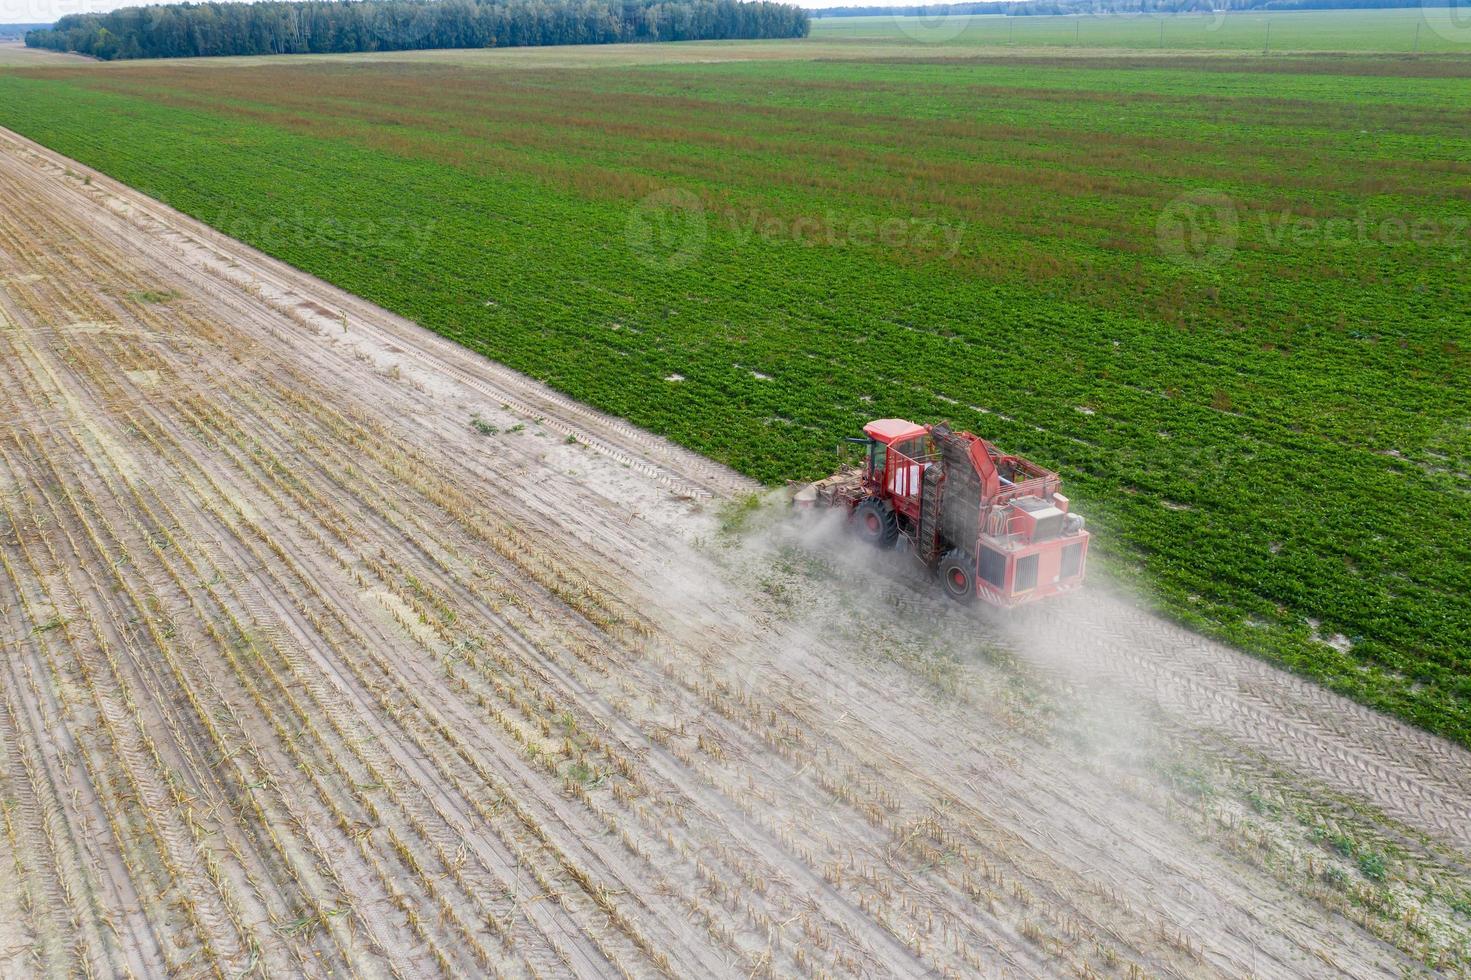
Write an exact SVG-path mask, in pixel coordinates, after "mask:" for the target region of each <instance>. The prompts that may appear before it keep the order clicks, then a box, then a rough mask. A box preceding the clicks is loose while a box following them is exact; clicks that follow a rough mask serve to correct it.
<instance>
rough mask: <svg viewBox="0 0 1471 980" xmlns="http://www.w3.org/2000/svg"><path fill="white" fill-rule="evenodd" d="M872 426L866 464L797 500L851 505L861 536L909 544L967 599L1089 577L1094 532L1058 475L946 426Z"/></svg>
mask: <svg viewBox="0 0 1471 980" xmlns="http://www.w3.org/2000/svg"><path fill="white" fill-rule="evenodd" d="M863 432H864V435H865V436H867V443H868V458H867V460H866V461H865V462H864V465H863V466H861V467H857V468H851V469H848V470H844V471H842V472H840V473H837V474H835V475H834V476H831V477H828V478H827V479H826V480H821V481H819V482H817V483H814V484H810V485H809V486H807V487H804V488H803V489H802V490H801V491H800V492H798V493H797V495H796V497H795V499H794V503H795V505H796V506H798V507H813V508H841V509H844V510H846V511H847V514H848V517H849V520H850V522H851V523H852V526H853V529H854V531H855V533H857V534H858V536H859V537H861V538H864V539H865V540H868V541H870V542H871V543H873V544H874V545H876V546H878V547H881V548H889V547H895V546H901V547H905V548H908V549H909V550H911V551H912V553H913V554H914V556H915V557H916V558H917V559H918V560H919V561H920V562H921V563H923V564H924V565H925V566H926V567H928V568H930V569H932V570H933V571H934V572H935V573H936V576H937V577H938V579H939V582H940V586H941V588H943V589H944V591H945V593H946V594H947V595H949V596H950V597H951V598H952V599H955V600H956V601H959V602H970V601H973V600H975V599H976V598H980V599H981V600H982V601H984V602H986V603H988V604H990V605H993V606H997V607H1001V608H1011V607H1014V606H1019V605H1023V604H1025V603H1029V602H1036V601H1038V600H1041V599H1046V598H1049V597H1052V596H1056V595H1060V594H1062V593H1065V592H1069V591H1071V590H1073V589H1076V588H1078V587H1079V586H1080V585H1082V583H1083V578H1084V576H1085V574H1086V572H1087V565H1088V532H1087V531H1086V530H1084V521H1083V519H1082V517H1080V516H1078V515H1077V514H1073V513H1072V512H1071V509H1070V504H1069V501H1068V499H1067V497H1065V496H1063V495H1062V493H1061V492H1060V489H1061V485H1062V481H1061V479H1060V478H1059V477H1058V475H1057V474H1056V473H1054V472H1052V471H1050V470H1047V469H1043V468H1042V467H1040V466H1038V465H1036V464H1035V463H1032V462H1031V461H1029V460H1026V459H1023V458H1022V457H1020V456H1013V455H1010V454H1008V453H1003V452H1001V451H1000V450H999V449H997V448H996V447H995V446H993V445H992V444H991V443H989V442H987V441H986V440H985V439H982V438H981V437H979V436H977V435H974V434H973V433H970V432H954V431H952V430H951V429H950V428H949V427H948V426H947V425H944V424H940V425H933V426H931V425H919V424H917V423H914V422H909V421H907V420H904V419H878V420H876V421H873V422H870V423H869V424H868V425H866V426H864V427H863Z"/></svg>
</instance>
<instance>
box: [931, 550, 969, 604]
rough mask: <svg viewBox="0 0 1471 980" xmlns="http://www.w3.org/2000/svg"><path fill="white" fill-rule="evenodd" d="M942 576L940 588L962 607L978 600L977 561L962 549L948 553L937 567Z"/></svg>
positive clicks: (938, 573)
mask: <svg viewBox="0 0 1471 980" xmlns="http://www.w3.org/2000/svg"><path fill="white" fill-rule="evenodd" d="M935 574H937V575H939V576H940V587H941V588H942V589H944V590H945V594H946V595H947V596H949V597H950V598H952V599H954V600H955V601H956V602H959V603H961V604H962V605H968V604H970V603H972V602H974V601H975V598H976V560H975V559H974V558H972V557H971V556H970V555H968V554H966V553H965V552H964V551H961V550H960V549H958V548H957V549H955V550H954V551H947V552H945V555H944V557H943V558H941V559H940V564H939V565H937V566H935Z"/></svg>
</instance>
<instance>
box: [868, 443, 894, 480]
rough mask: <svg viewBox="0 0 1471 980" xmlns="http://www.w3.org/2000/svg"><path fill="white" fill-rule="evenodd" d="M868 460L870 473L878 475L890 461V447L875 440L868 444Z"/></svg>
mask: <svg viewBox="0 0 1471 980" xmlns="http://www.w3.org/2000/svg"><path fill="white" fill-rule="evenodd" d="M868 460H869V467H868V471H869V472H870V473H877V472H879V471H880V470H882V469H883V468H884V466H885V465H886V464H887V463H888V461H889V447H888V446H886V445H884V444H883V443H881V442H879V441H878V440H876V439H875V440H874V441H873V442H870V443H869V444H868Z"/></svg>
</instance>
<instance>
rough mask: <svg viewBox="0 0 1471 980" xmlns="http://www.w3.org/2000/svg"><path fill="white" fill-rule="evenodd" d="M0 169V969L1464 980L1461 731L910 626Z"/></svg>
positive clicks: (1076, 609)
mask: <svg viewBox="0 0 1471 980" xmlns="http://www.w3.org/2000/svg"><path fill="white" fill-rule="evenodd" d="M0 192H3V193H4V195H5V198H6V200H7V202H9V206H8V207H6V208H4V209H3V211H0V644H3V648H4V663H3V667H0V817H3V829H4V833H5V835H6V845H7V846H6V847H4V848H0V976H5V977H11V976H32V975H35V976H40V975H48V976H51V975H56V976H60V975H75V974H84V973H90V974H92V975H96V976H134V977H151V976H159V975H165V974H167V975H177V976H196V975H199V976H203V975H216V976H217V975H229V976H243V975H247V974H249V973H251V972H259V973H261V974H263V975H272V976H276V975H294V974H300V975H307V976H328V975H331V976H344V975H364V976H382V975H396V976H403V977H418V976H427V975H440V974H443V975H455V976H480V975H498V976H499V975H505V976H560V975H568V974H575V975H581V976H605V975H613V974H622V975H626V976H652V975H658V974H667V975H674V976H681V977H683V976H691V977H694V976H699V977H703V976H756V975H762V974H765V975H780V976H791V975H867V976H916V977H917V976H928V975H948V976H975V975H983V976H1033V975H1036V976H1052V975H1076V976H1084V977H1090V976H1115V975H1116V976H1128V977H1134V976H1141V975H1171V976H1186V977H1210V976H1231V977H1238V976H1262V977H1279V976H1325V977H1326V976H1360V977H1367V976H1400V975H1405V974H1409V975H1415V974H1419V973H1424V974H1428V973H1430V972H1439V973H1442V974H1457V973H1465V972H1466V971H1467V969H1468V963H1471V946H1468V935H1471V879H1468V860H1467V856H1468V854H1471V830H1468V828H1471V754H1468V753H1466V752H1465V751H1463V750H1461V749H1459V748H1457V747H1455V746H1453V745H1450V744H1449V743H1445V742H1443V741H1440V740H1438V739H1435V738H1433V737H1430V736H1428V735H1425V734H1422V733H1420V732H1417V731H1414V730H1412V729H1409V728H1407V727H1405V726H1403V725H1401V724H1399V723H1397V722H1394V721H1392V720H1388V719H1385V718H1382V717H1380V716H1378V715H1376V714H1374V713H1372V712H1370V711H1367V710H1365V709H1363V708H1361V707H1358V706H1356V705H1353V704H1351V703H1348V702H1346V701H1344V700H1343V699H1341V698H1338V697H1335V696H1333V695H1330V694H1328V693H1325V692H1324V691H1322V690H1321V689H1319V688H1316V687H1314V686H1313V685H1311V684H1308V683H1305V682H1303V681H1300V680H1298V679H1295V678H1292V677H1289V676H1286V675H1284V674H1282V673H1281V672H1279V671H1276V670H1273V669H1272V668H1270V667H1268V666H1266V665H1264V664H1262V663H1259V662H1257V661H1254V660H1251V659H1249V658H1246V657H1243V656H1241V655H1239V654H1237V653H1235V652H1233V651H1231V650H1229V649H1225V648H1223V647H1220V646H1219V645H1216V644H1212V643H1209V642H1206V641H1204V640H1202V639H1200V638H1199V637H1196V636H1195V635H1193V634H1191V633H1189V632H1188V631H1185V630H1182V629H1180V628H1177V627H1175V626H1172V625H1170V624H1168V623H1165V622H1162V621H1160V620H1158V619H1156V618H1154V617H1152V616H1150V615H1148V614H1146V613H1144V612H1141V611H1140V610H1139V608H1138V607H1137V606H1136V605H1134V604H1132V603H1131V602H1130V601H1128V599H1127V598H1126V597H1122V596H1119V595H1116V594H1113V593H1112V592H1109V591H1108V590H1106V589H1104V588H1097V589H1094V590H1093V591H1092V592H1091V593H1089V594H1088V595H1086V596H1084V597H1081V598H1080V599H1079V600H1077V601H1073V602H1068V603H1065V604H1062V605H1057V606H1051V607H1048V608H1046V609H1039V610H1035V611H1031V612H1028V613H1025V614H1023V615H1020V616H1017V617H1011V618H1006V619H998V618H992V617H987V616H984V615H979V614H969V613H964V612H961V611H958V610H955V609H952V608H949V607H947V606H946V605H945V604H944V603H943V602H941V601H940V600H938V599H937V598H935V597H934V595H933V593H932V592H931V591H930V590H929V588H928V584H927V583H926V582H924V581H923V580H922V579H921V578H918V577H917V576H915V575H914V574H912V572H910V571H909V570H907V569H905V568H904V567H903V566H902V564H901V563H897V562H893V561H888V562H885V561H881V560H876V559H875V556H873V555H870V554H862V553H857V552H855V550H854V549H853V547H852V546H851V545H850V544H848V543H847V542H846V540H845V539H844V538H843V536H842V535H841V534H840V533H838V532H837V531H836V530H835V529H833V528H830V527H828V526H826V525H824V524H822V523H820V522H819V523H817V524H813V525H802V524H796V523H793V522H792V520H791V519H790V518H789V517H788V515H787V514H786V513H785V511H784V509H783V508H782V507H781V506H780V502H779V501H776V502H772V503H768V504H766V505H762V506H758V507H755V508H748V507H741V506H739V504H738V503H737V502H738V501H740V500H742V499H743V498H745V497H746V496H747V495H749V494H751V493H754V492H756V491H757V490H758V488H756V487H754V486H752V485H750V484H749V483H748V482H747V481H745V480H744V479H742V478H741V477H739V476H738V475H736V474H733V473H730V472H728V471H726V470H723V469H722V468H720V467H718V466H716V465H715V464H713V463H711V462H709V461H708V460H704V459H702V458H700V457H698V456H695V455H693V454H691V453H688V452H686V451H684V450H682V449H680V448H678V447H675V446H673V445H671V444H669V443H667V442H665V441H663V440H660V439H658V438H655V437H653V436H651V435H649V434H647V433H644V432H641V431H639V430H637V429H635V428H634V427H632V426H630V425H628V424H627V423H624V422H621V421H619V420H617V419H612V418H608V417H606V416H603V415H601V414H599V413H597V412H595V411H592V410H590V409H588V408H586V407H584V406H581V405H578V404H575V403H573V402H571V401H569V400H568V399H566V398H564V397H562V396H560V395H557V394H555V393H553V392H551V391H549V390H547V389H546V388H544V387H543V386H541V385H538V384H537V383H535V382H534V381H531V380H529V379H527V378H525V377H522V376H520V375H517V374H515V373H514V372H511V371H508V370H506V369H504V368H502V367H499V366H497V365H495V364H492V363H490V362H487V361H485V360H484V359H482V358H480V357H478V356H476V355H474V354H471V353H469V352H467V351H465V350H463V349H461V348H458V347H456V346H455V345H453V344H451V343H449V342H447V341H444V340H442V339H440V338H438V337H436V336H434V335H432V334H430V333H428V332H427V331H424V330H422V329H420V328H418V327H417V326H415V325H414V324H411V323H408V322H406V321H404V320H402V319H399V318H397V317H394V316H393V315H391V314H388V313H386V312H384V311H382V310H380V309H377V308H375V307H373V306H371V305H369V304H367V303H365V302H363V301H362V300H359V299H356V298H354V297H351V296H349V295H346V294H344V293H342V292H340V291H338V290H336V289H334V288H332V287H330V286H328V285H326V284H324V283H321V282H319V281H316V280H313V279H311V278H310V277H307V276H305V275H302V274H301V273H299V272H296V271H294V270H292V269H290V268H288V267H286V266H284V265H282V264H280V263H278V262H275V261H274V260H271V259H269V258H267V257H265V256H262V255H260V254H259V253H256V252H253V251H252V250H250V249H248V248H246V247H244V246H242V245H240V244H239V243H236V242H233V241H230V240H228V239H225V238H223V237H222V236H220V235H218V234H216V233H214V232H212V231H210V230H209V229H207V228H205V227H203V226H201V225H199V224H198V223H196V222H194V221H192V220H189V219H187V218H185V217H183V216H181V215H179V214H177V213H175V212H172V211H171V210H169V209H167V208H166V207H164V206H162V205H160V204H158V203H157V202H154V201H151V200H149V199H147V198H145V197H143V196H141V195H139V194H137V193H135V192H133V191H131V190H129V189H127V188H124V187H122V186H120V185H118V184H116V183H114V182H113V181H111V180H108V179H107V178H105V177H103V176H102V175H100V174H96V173H95V172H92V171H89V170H88V169H87V168H85V167H82V166H80V165H78V164H76V163H73V162H71V161H68V160H64V159H62V158H61V157H59V156H57V155H55V154H52V153H50V152H49V151H47V150H44V149H43V148H41V147H39V146H36V145H35V144H32V143H30V142H28V141H26V140H24V139H22V138H20V137H17V136H14V135H11V134H7V133H4V132H3V131H0ZM472 420H478V424H472Z"/></svg>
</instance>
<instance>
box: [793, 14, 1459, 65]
mask: <svg viewBox="0 0 1471 980" xmlns="http://www.w3.org/2000/svg"><path fill="white" fill-rule="evenodd" d="M812 37H813V38H814V39H816V40H819V41H845V42H868V43H887V44H894V45H898V46H901V47H912V45H913V44H914V43H915V42H922V43H926V44H945V45H957V46H976V47H1002V48H1004V47H1039V46H1046V47H1082V48H1129V49H1135V50H1140V51H1148V50H1151V49H1154V50H1158V49H1161V48H1163V49H1165V50H1171V51H1178V50H1189V51H1263V52H1268V53H1270V52H1272V51H1277V52H1292V51H1349V52H1380V53H1384V52H1398V53H1415V52H1419V53H1431V52H1446V53H1460V54H1464V53H1466V51H1467V49H1468V47H1471V13H1467V12H1466V10H1465V9H1464V8H1455V7H1445V8H1437V7H1434V6H1427V7H1426V8H1425V9H1422V8H1420V7H1413V8H1406V9H1400V10H1353V11H1349V10H1335V11H1321V10H1313V11H1302V12H1297V11H1285V12H1284V11H1273V12H1270V13H1265V12H1264V13H1257V12H1245V11H1232V12H1227V11H1224V10H1222V11H1216V12H1212V13H1189V14H1099V15H1083V16H1065V17H1064V16H1059V17H1003V16H1000V15H993V16H979V15H978V16H963V15H959V14H956V15H940V14H937V15H934V16H930V17H826V18H824V17H819V18H817V19H815V20H814V21H813V22H812Z"/></svg>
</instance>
